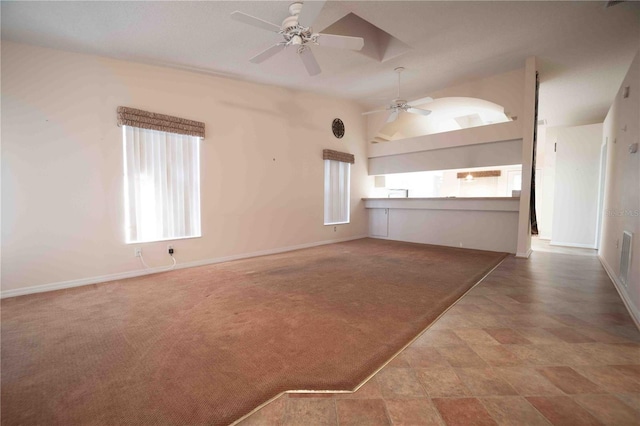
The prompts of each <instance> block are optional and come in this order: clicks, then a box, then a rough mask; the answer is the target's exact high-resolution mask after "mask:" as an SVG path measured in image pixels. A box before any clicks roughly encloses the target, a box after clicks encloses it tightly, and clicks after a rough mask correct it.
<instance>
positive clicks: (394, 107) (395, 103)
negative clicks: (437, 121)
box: [362, 67, 433, 123]
mask: <svg viewBox="0 0 640 426" xmlns="http://www.w3.org/2000/svg"><path fill="white" fill-rule="evenodd" d="M394 71H395V72H397V73H398V95H397V96H396V98H395V99H392V100H391V104H389V106H388V107H386V108H385V109H377V110H375V111H367V112H363V113H362V115H368V114H376V113H378V112H383V111H391V114H389V117H388V118H387V123H391V122H394V121H396V120H397V119H398V116H399V115H400V111H406V112H410V113H413V114H420V115H429V114H431V111H429V110H428V109H421V108H416V107H415V106H414V105H423V104H426V103H429V102H433V98H428V97H427V98H422V99H418V100H416V101H413V102H407V101H406V100H405V99H400V74H402V71H404V68H403V67H398V68H395V69H394Z"/></svg>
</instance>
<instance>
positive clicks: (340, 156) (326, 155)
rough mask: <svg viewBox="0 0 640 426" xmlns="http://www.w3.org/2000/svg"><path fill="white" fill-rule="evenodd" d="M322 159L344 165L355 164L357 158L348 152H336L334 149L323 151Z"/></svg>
mask: <svg viewBox="0 0 640 426" xmlns="http://www.w3.org/2000/svg"><path fill="white" fill-rule="evenodd" d="M322 159H323V160H333V161H341V162H343V163H351V164H353V163H355V157H354V156H353V154H348V153H346V152H339V151H334V150H332V149H325V150H323V151H322Z"/></svg>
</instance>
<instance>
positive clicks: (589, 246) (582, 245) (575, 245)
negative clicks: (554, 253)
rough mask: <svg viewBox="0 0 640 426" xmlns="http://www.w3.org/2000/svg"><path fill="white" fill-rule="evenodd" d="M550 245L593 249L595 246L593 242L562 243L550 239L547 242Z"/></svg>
mask: <svg viewBox="0 0 640 426" xmlns="http://www.w3.org/2000/svg"><path fill="white" fill-rule="evenodd" d="M549 245H551V246H561V247H577V248H586V249H593V250H595V249H596V248H597V247H596V246H595V244H577V243H562V242H557V241H551V242H550V243H549Z"/></svg>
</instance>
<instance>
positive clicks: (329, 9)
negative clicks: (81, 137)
mask: <svg viewBox="0 0 640 426" xmlns="http://www.w3.org/2000/svg"><path fill="white" fill-rule="evenodd" d="M289 3H290V2H289V1H286V2H281V1H258V2H248V1H228V2H221V1H200V2H187V1H168V2H126V1H124V2H120V1H108V2H94V1H81V2H50V1H47V2H7V1H3V2H2V6H1V7H2V10H1V13H2V39H3V40H11V41H16V42H21V43H29V44H36V45H41V46H46V47H51V48H56V49H62V50H71V51H78V52H85V53H91V54H97V55H103V56H110V57H115V58H121V59H127V60H133V61H139V62H145V63H153V64H162V65H168V66H174V67H180V68H187V69H193V70H197V71H200V72H207V73H212V74H216V75H222V76H227V77H231V78H237V79H243V80H250V81H256V82H261V83H267V84H274V85H279V86H284V87H288V88H293V89H302V90H309V91H315V92H321V93H325V94H328V95H333V96H339V97H344V98H349V99H354V100H357V101H359V102H360V103H362V105H363V106H364V107H367V108H370V107H373V106H380V105H382V104H384V101H382V100H374V99H375V98H380V97H381V96H389V97H391V96H392V95H393V94H394V91H395V84H396V76H395V74H394V73H393V69H394V68H395V67H397V66H404V67H405V68H406V69H407V70H406V71H405V72H404V74H403V95H404V96H405V97H407V98H409V99H413V98H419V97H423V96H427V95H429V93H430V91H434V90H437V89H441V88H444V87H446V86H449V85H452V84H458V83H460V82H462V81H465V80H469V79H475V78H480V77H484V76H487V75H491V74H497V73H501V72H505V71H509V70H513V69H516V68H522V67H523V66H524V62H525V59H526V58H527V57H528V56H532V55H535V56H538V58H539V59H540V62H541V76H540V77H541V83H542V84H541V93H540V95H541V98H540V118H544V119H546V120H547V122H548V125H549V126H556V125H577V124H586V123H592V122H596V121H601V120H602V119H603V118H604V115H605V114H606V112H607V110H608V107H609V105H611V103H612V100H613V97H614V96H615V93H616V92H617V90H618V87H619V85H620V83H621V82H622V79H623V77H624V75H625V72H626V70H627V69H628V67H629V65H630V64H631V61H632V59H633V56H634V54H635V52H637V51H638V49H639V47H640V3H636V2H627V3H622V4H619V5H616V6H613V7H610V8H605V7H604V5H605V2H604V1H595V2H581V1H570V2H557V1H543V2H529V1H512V2H462V1H451V2H431V1H333V2H326V3H324V2H309V1H308V2H307V4H306V5H305V7H306V8H307V10H306V11H305V12H310V13H309V17H310V19H313V18H316V19H315V21H314V22H313V27H314V30H316V31H321V30H322V29H324V28H326V27H328V26H329V25H331V24H332V23H333V22H335V21H337V20H338V19H340V18H342V17H343V16H345V15H346V14H347V13H350V12H353V13H355V14H357V15H358V16H360V17H361V18H363V19H365V20H367V21H369V22H370V23H372V24H374V25H376V26H377V27H379V28H381V29H383V30H384V31H386V32H388V33H389V34H391V35H392V36H394V37H396V38H397V39H399V40H401V41H402V42H404V43H406V44H407V45H409V46H410V47H411V50H410V51H409V52H408V53H406V54H403V55H401V56H399V57H396V58H393V59H391V60H388V61H387V62H384V63H381V62H378V61H376V60H375V59H372V58H369V57H366V56H364V55H362V54H360V53H357V52H352V51H342V50H335V49H329V48H322V47H315V48H314V53H315V54H316V57H317V60H318V62H319V64H320V66H321V67H322V71H323V72H322V74H320V75H318V76H315V77H309V76H308V75H307V74H306V72H305V70H304V68H303V66H302V64H301V63H300V62H299V60H298V58H296V57H295V56H296V53H295V51H293V50H292V49H288V50H287V51H285V52H283V53H281V54H278V55H277V56H275V57H273V58H271V59H269V60H267V61H266V62H264V63H263V64H260V65H254V64H251V63H249V62H248V59H249V58H250V57H252V56H253V55H255V54H256V53H258V52H260V51H262V50H264V49H266V48H267V47H269V46H270V45H272V44H274V43H275V42H277V41H279V36H278V35H277V34H270V33H268V32H266V31H262V30H260V29H257V28H253V27H250V26H247V25H244V24H242V23H239V22H236V21H233V20H232V19H230V18H229V14H230V13H231V12H233V11H234V10H240V11H243V12H245V13H248V14H251V15H254V16H257V17H260V18H262V19H265V20H267V21H271V22H274V23H276V24H279V23H280V22H281V21H282V19H283V18H284V17H286V16H287V14H288V13H287V8H288V5H289ZM311 9H313V10H311ZM303 24H305V22H303ZM307 25H308V24H307ZM366 42H367V41H366V40H365V43H366Z"/></svg>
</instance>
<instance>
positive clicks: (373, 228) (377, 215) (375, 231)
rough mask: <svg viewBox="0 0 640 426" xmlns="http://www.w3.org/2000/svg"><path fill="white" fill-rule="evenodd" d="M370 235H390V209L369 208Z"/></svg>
mask: <svg viewBox="0 0 640 426" xmlns="http://www.w3.org/2000/svg"><path fill="white" fill-rule="evenodd" d="M369 235H370V236H372V237H388V236H389V209H369Z"/></svg>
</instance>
